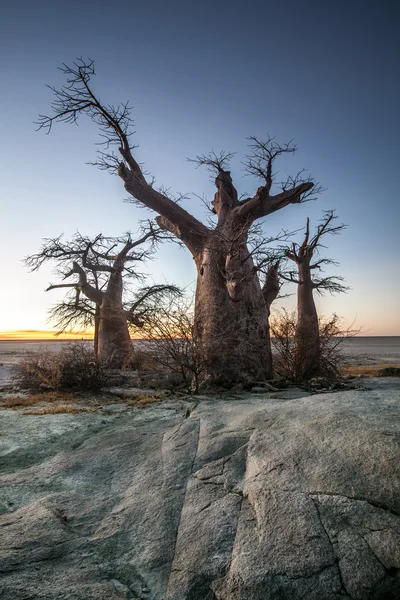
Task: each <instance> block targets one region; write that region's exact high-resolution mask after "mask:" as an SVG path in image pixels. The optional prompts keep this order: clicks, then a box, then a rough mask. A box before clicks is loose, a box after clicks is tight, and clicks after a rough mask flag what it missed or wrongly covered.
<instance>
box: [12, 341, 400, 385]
mask: <svg viewBox="0 0 400 600" xmlns="http://www.w3.org/2000/svg"><path fill="white" fill-rule="evenodd" d="M68 343H70V342H68V341H65V340H56V341H48V340H45V341H40V340H34V341H31V340H29V341H21V340H15V341H12V340H7V341H2V340H0V387H1V386H4V385H6V384H7V383H8V382H9V380H10V377H11V373H12V366H13V365H15V364H16V363H17V362H18V361H19V360H20V359H21V358H22V357H23V356H24V354H25V353H26V352H27V351H28V352H37V351H38V350H40V349H41V348H45V349H47V350H51V351H54V352H57V351H59V350H60V349H61V348H62V347H63V345H65V344H68ZM84 343H85V344H91V341H85V342H84ZM140 343H142V342H140V341H139V342H136V345H140ZM345 348H346V356H347V359H346V362H347V363H348V364H350V365H363V366H373V365H381V364H391V365H399V364H400V337H356V338H352V339H350V340H347V341H346V346H345Z"/></svg>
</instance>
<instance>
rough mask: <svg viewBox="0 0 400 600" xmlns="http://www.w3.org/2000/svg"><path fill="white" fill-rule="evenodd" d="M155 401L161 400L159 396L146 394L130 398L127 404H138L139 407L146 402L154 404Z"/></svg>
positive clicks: (143, 405) (142, 406)
mask: <svg viewBox="0 0 400 600" xmlns="http://www.w3.org/2000/svg"><path fill="white" fill-rule="evenodd" d="M155 402H161V398H160V397H159V396H152V395H148V396H137V397H136V398H131V399H130V400H129V402H128V404H129V406H138V407H139V408H144V407H145V406H146V405H147V404H154V403H155Z"/></svg>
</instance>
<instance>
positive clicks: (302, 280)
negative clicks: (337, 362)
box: [295, 260, 321, 379]
mask: <svg viewBox="0 0 400 600" xmlns="http://www.w3.org/2000/svg"><path fill="white" fill-rule="evenodd" d="M298 273H299V285H298V290H297V326H296V340H295V341H296V364H297V369H298V376H299V378H300V379H309V378H310V377H312V376H314V375H318V371H319V367H320V354H321V349H320V340H319V325H318V314H317V309H316V306H315V302H314V298H313V283H312V279H311V271H310V265H309V261H307V260H305V261H304V262H299V263H298Z"/></svg>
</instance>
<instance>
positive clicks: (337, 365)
mask: <svg viewBox="0 0 400 600" xmlns="http://www.w3.org/2000/svg"><path fill="white" fill-rule="evenodd" d="M296 325H297V313H296V311H292V312H288V311H286V310H285V309H283V310H282V312H279V313H276V314H275V316H274V317H272V318H271V319H270V330H271V343H272V348H273V351H274V369H275V372H276V374H277V375H280V376H282V377H285V378H286V379H289V380H290V381H293V382H296V383H299V382H301V381H302V376H301V373H302V369H301V368H300V365H299V364H298V355H297V352H296V339H295V336H296ZM358 333H360V330H359V329H350V328H346V327H345V326H344V325H343V324H342V321H341V319H340V317H338V315H336V314H333V315H332V316H331V317H330V318H329V319H323V318H320V319H319V339H320V349H321V355H320V362H319V368H318V376H319V377H323V378H325V379H328V380H335V379H338V377H339V375H340V369H341V367H343V365H344V363H345V362H346V358H347V357H346V353H345V350H346V340H348V339H349V338H352V337H354V336H356V335H357V334H358Z"/></svg>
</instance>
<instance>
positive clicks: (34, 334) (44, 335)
mask: <svg viewBox="0 0 400 600" xmlns="http://www.w3.org/2000/svg"><path fill="white" fill-rule="evenodd" d="M92 338H93V333H91V332H88V331H85V332H78V333H72V332H69V333H62V334H60V335H57V332H56V331H55V330H54V329H43V330H41V329H26V330H25V329H22V330H10V331H0V341H7V340H10V341H14V340H21V341H22V340H52V341H54V342H56V341H57V340H80V339H85V340H90V339H92Z"/></svg>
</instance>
